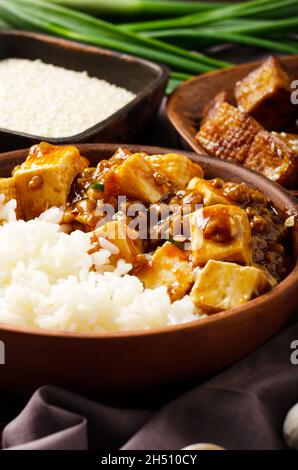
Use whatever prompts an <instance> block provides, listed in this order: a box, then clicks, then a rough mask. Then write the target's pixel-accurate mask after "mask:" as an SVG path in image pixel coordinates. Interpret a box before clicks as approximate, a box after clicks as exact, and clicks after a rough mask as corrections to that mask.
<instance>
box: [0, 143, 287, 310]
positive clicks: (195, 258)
mask: <svg viewBox="0 0 298 470" xmlns="http://www.w3.org/2000/svg"><path fill="white" fill-rule="evenodd" d="M0 194H2V195H3V196H2V197H3V198H4V200H3V201H2V203H3V202H7V201H9V200H11V199H14V200H15V201H16V209H15V210H16V214H17V218H18V219H24V220H25V221H29V220H32V219H35V218H37V217H40V216H41V214H44V213H45V211H48V210H49V209H50V208H53V207H56V208H60V210H61V214H62V215H61V219H60V221H59V224H60V227H61V230H62V231H63V232H64V233H67V234H71V233H72V232H74V231H78V232H82V233H86V234H89V235H90V238H91V242H92V243H91V247H90V249H89V254H92V255H94V254H96V253H97V252H98V251H99V250H102V249H104V250H105V251H109V255H110V256H109V258H108V261H107V262H106V263H104V264H103V266H101V269H103V270H106V271H107V272H109V271H112V269H113V267H115V266H117V263H118V262H119V260H124V261H125V263H127V264H129V265H130V268H129V275H132V276H135V277H137V278H138V279H139V280H140V281H141V283H142V284H143V286H144V288H145V289H156V288H159V287H161V286H162V287H165V288H166V289H167V293H168V296H169V298H170V301H171V303H174V302H176V301H177V300H181V299H183V298H184V297H185V296H189V298H190V300H191V302H192V303H193V304H194V305H195V309H196V312H198V314H204V315H205V314H206V315H210V314H214V313H217V312H220V311H223V310H227V309H230V308H233V307H237V306H240V305H243V304H244V303H246V302H248V301H249V300H251V299H253V298H255V297H257V296H259V295H261V294H263V293H265V292H266V291H268V290H270V289H271V288H273V287H274V286H275V285H276V284H277V283H278V282H279V281H281V280H282V279H283V277H284V276H285V275H286V270H287V266H286V256H285V243H286V235H287V230H288V228H287V225H289V220H287V223H285V220H284V219H283V218H282V217H281V215H280V214H278V213H277V211H276V210H275V208H274V207H272V205H271V202H270V200H269V199H268V198H267V197H266V196H265V195H264V194H263V193H262V192H260V191H258V190H256V189H254V188H251V187H248V186H247V185H246V184H244V183H236V182H232V181H224V180H222V179H219V178H215V179H206V178H204V172H203V169H202V168H201V166H200V165H198V164H197V163H195V162H192V161H191V160H189V159H188V158H187V157H186V156H184V155H179V154H167V155H147V154H145V153H132V152H130V151H129V150H127V149H121V148H119V149H118V150H117V151H116V153H115V154H114V155H113V156H112V158H109V159H106V160H102V161H100V162H99V163H98V165H97V166H96V167H91V166H90V165H89V162H88V160H87V159H86V158H84V156H83V155H80V153H79V151H78V149H77V148H76V147H74V146H64V147H57V146H53V145H50V144H47V143H44V142H43V143H41V144H39V145H35V146H34V147H32V148H31V149H30V152H29V155H28V158H27V159H26V161H25V162H24V163H22V164H21V165H20V166H18V167H16V168H15V169H14V171H13V173H12V176H11V177H10V178H1V179H0ZM119 201H120V202H119ZM108 212H109V213H108ZM90 269H91V271H92V270H93V271H96V269H97V267H96V265H94V266H92V267H91V268H90Z"/></svg>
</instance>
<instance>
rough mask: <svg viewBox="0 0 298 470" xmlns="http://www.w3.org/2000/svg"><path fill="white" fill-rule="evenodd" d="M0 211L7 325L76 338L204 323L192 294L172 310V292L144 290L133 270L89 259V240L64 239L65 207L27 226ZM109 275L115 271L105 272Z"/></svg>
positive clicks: (0, 291)
mask: <svg viewBox="0 0 298 470" xmlns="http://www.w3.org/2000/svg"><path fill="white" fill-rule="evenodd" d="M9 204H10V205H9V206H8V207H7V205H5V206H2V208H1V210H0V212H1V211H2V217H4V216H3V214H4V215H7V216H8V217H9V220H10V221H9V222H7V223H5V224H4V225H2V226H0V260H1V262H0V323H6V324H12V325H20V326H30V327H40V328H48V329H53V330H63V331H72V332H107V331H119V330H132V329H149V328H156V327H161V326H165V325H173V324H177V323H183V322H188V321H193V320H196V319H198V318H199V315H198V314H196V313H195V306H194V304H193V302H192V301H191V299H190V298H189V296H185V297H184V298H183V299H181V300H179V301H176V302H174V303H172V304H171V302H170V298H169V296H168V293H167V290H166V287H159V288H157V289H144V287H143V284H142V283H141V281H140V280H139V279H138V278H137V277H136V276H133V275H130V274H128V272H129V271H130V269H131V265H129V264H127V263H125V261H123V260H120V261H118V265H117V267H116V268H113V267H112V265H111V264H109V257H110V255H111V253H110V252H109V251H108V250H107V249H102V250H100V251H98V252H97V253H94V254H91V255H90V254H89V253H88V251H89V250H90V249H91V240H90V236H89V235H88V234H87V233H83V232H81V231H78V230H77V231H74V232H72V233H70V234H67V233H64V232H63V231H62V229H61V227H60V225H59V218H60V215H61V214H60V213H59V209H57V208H53V209H50V210H49V211H47V213H44V214H42V216H41V217H40V218H39V219H35V220H31V221H28V222H25V221H23V220H15V217H12V216H11V213H12V211H13V208H14V207H13V203H12V202H11V201H10V203H9ZM106 269H108V270H106Z"/></svg>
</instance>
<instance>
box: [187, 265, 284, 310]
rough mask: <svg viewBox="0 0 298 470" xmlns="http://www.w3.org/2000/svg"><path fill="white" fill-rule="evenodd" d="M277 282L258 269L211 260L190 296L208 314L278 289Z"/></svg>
mask: <svg viewBox="0 0 298 470" xmlns="http://www.w3.org/2000/svg"><path fill="white" fill-rule="evenodd" d="M276 284H277V282H276V281H275V280H274V279H273V278H272V277H271V276H270V275H267V273H266V272H265V271H263V270H261V269H258V268H256V267H254V266H239V265H238V264H235V263H226V262H222V261H214V260H210V261H208V263H207V264H206V266H205V267H204V268H203V269H201V270H200V272H199V274H198V276H197V279H196V282H195V284H194V286H193V288H192V290H191V293H190V297H191V299H192V301H193V302H194V304H195V305H196V306H197V307H199V308H202V309H203V310H205V311H206V312H208V313H215V312H218V311H221V310H228V309H229V308H234V307H239V306H240V305H243V304H245V303H247V302H248V301H249V300H251V299H252V298H253V297H257V296H259V295H261V294H263V293H264V292H266V291H268V290H270V289H271V288H272V287H274V286H275V285H276Z"/></svg>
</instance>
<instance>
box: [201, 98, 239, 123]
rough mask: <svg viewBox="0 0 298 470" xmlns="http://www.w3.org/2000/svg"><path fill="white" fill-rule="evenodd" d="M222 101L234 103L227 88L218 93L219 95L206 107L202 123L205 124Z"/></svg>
mask: <svg viewBox="0 0 298 470" xmlns="http://www.w3.org/2000/svg"><path fill="white" fill-rule="evenodd" d="M222 103H229V104H233V103H232V100H231V97H230V95H229V93H228V92H227V91H225V90H223V91H220V92H219V93H217V95H216V96H215V97H214V98H213V99H212V100H211V101H209V103H208V104H207V105H206V106H205V107H204V109H203V113H202V119H201V125H203V124H204V123H205V122H206V121H207V120H208V119H209V118H211V117H212V115H213V113H214V112H215V111H216V109H217V108H218V107H219V106H220V105H221V104H222Z"/></svg>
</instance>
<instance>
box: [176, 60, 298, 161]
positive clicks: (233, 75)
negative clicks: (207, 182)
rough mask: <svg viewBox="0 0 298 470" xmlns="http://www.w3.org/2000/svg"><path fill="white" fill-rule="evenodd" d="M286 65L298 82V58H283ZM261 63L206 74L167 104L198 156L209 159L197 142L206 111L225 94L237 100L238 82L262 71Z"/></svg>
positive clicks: (180, 90)
mask: <svg viewBox="0 0 298 470" xmlns="http://www.w3.org/2000/svg"><path fill="white" fill-rule="evenodd" d="M282 61H283V63H284V64H285V65H286V67H287V69H288V71H289V72H290V73H291V75H292V76H293V77H294V78H298V55H292V56H287V57H283V58H282ZM261 62H262V61H257V62H249V63H247V64H243V65H238V66H237V67H231V68H228V69H224V70H218V71H216V72H209V73H205V74H203V75H200V76H198V77H195V78H193V79H190V80H188V81H187V82H184V83H183V84H182V85H180V86H179V87H178V88H176V89H175V90H174V92H173V93H172V95H171V96H170V97H169V99H168V101H167V115H168V117H169V119H170V121H171V123H172V124H173V126H174V127H175V129H176V130H177V131H178V133H179V135H180V136H181V137H182V138H183V139H184V140H185V141H186V142H187V144H188V145H189V146H190V147H191V148H192V149H193V150H194V151H195V152H196V153H198V154H199V155H208V154H207V152H206V150H205V149H204V148H203V147H202V146H201V145H200V144H199V143H198V142H197V141H196V140H195V136H196V134H197V132H198V130H199V127H200V121H201V118H202V113H203V109H204V107H205V106H206V105H207V104H208V103H209V102H210V101H211V100H212V99H213V98H214V97H215V96H216V95H217V93H219V92H220V91H222V90H226V91H227V92H228V94H229V95H230V97H231V98H233V97H234V89H235V84H236V82H238V80H241V79H242V78H244V77H245V76H246V75H247V74H248V73H249V72H251V71H252V70H254V69H255V68H256V67H258V65H260V63H261ZM293 125H294V123H293ZM285 130H286V129H285Z"/></svg>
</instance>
